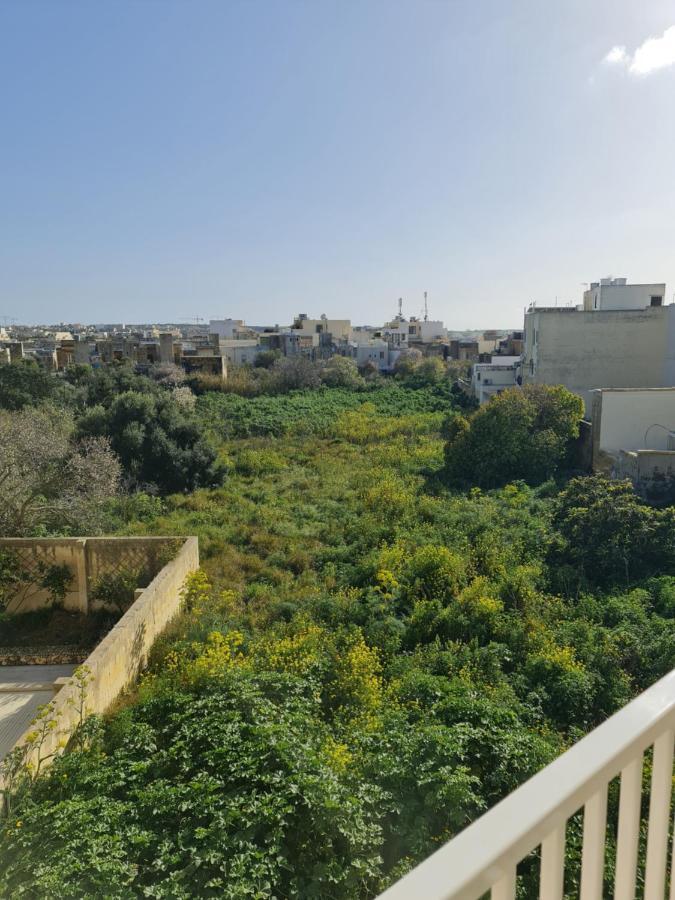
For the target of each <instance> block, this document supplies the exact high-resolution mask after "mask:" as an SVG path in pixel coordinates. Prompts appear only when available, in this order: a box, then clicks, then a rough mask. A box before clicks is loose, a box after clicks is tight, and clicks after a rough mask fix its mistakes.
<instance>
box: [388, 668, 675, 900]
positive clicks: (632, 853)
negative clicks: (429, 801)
mask: <svg viewBox="0 0 675 900" xmlns="http://www.w3.org/2000/svg"><path fill="white" fill-rule="evenodd" d="M674 739H675V670H673V671H672V672H670V673H669V674H668V675H666V676H665V677H664V678H662V679H661V680H660V681H658V682H657V683H656V684H655V685H653V687H651V688H650V689H649V690H647V691H645V692H644V693H643V694H641V695H640V696H639V697H637V698H636V699H635V700H633V701H632V702H631V703H629V704H628V705H627V706H626V707H624V708H623V709H622V710H620V711H619V712H618V713H616V714H615V715H614V716H612V717H611V718H610V719H607V721H606V722H604V723H603V724H602V725H600V726H599V727H598V728H596V729H595V730H594V731H592V732H591V733H590V734H588V735H587V736H586V737H585V738H583V739H582V740H581V741H579V742H578V743H577V744H575V745H574V746H573V747H572V748H571V749H570V750H568V751H567V752H566V753H564V754H563V755H562V756H560V757H559V758H558V759H557V760H555V762H553V763H551V765H549V766H547V767H546V768H545V769H543V770H542V771H541V772H539V773H538V774H537V775H535V776H534V777H533V778H531V779H530V780H529V781H527V782H526V783H525V784H524V785H522V786H521V787H520V788H518V790H516V791H514V792H513V793H512V794H510V795H509V796H508V797H506V798H505V799H504V800H502V801H501V802H500V803H498V804H497V805H496V806H495V807H494V808H493V809H491V810H490V811H489V812H487V813H485V815H483V816H482V817H481V818H480V819H478V820H477V821H476V822H474V823H473V824H472V825H470V826H469V827H468V828H467V829H465V831H463V832H462V833H461V834H459V835H458V836H457V837H455V838H454V839H453V840H451V841H449V842H448V843H447V844H445V846H443V847H441V848H440V850H437V851H436V853H434V854H433V855H432V856H430V857H429V859H427V860H426V861H425V862H423V863H422V864H421V865H419V866H417V868H415V869H413V870H412V871H411V872H409V873H408V874H407V875H406V876H405V877H404V878H402V879H401V880H400V881H398V882H396V884H394V885H392V887H390V888H389V889H388V890H387V891H385V892H384V893H383V894H382V895H381V897H380V900H479V898H483V897H487V896H489V897H490V898H491V900H515V897H516V891H517V885H518V880H519V879H518V877H517V866H518V863H520V862H521V861H522V860H523V859H525V857H527V856H528V855H529V854H531V853H532V852H533V851H536V850H539V851H540V863H539V898H540V900H562V897H563V884H564V878H565V837H566V826H567V822H568V820H569V818H570V817H571V816H573V815H574V814H575V813H577V812H579V811H580V810H583V844H582V850H581V889H580V897H581V900H603V898H605V897H608V896H612V897H614V898H615V900H634V898H635V897H636V892H637V887H636V882H637V881H640V882H642V878H644V892H642V891H641V890H640V896H643V897H644V900H664V897H665V896H666V890H667V888H668V881H669V880H670V881H671V884H670V888H669V890H670V893H669V894H668V895H667V896H669V897H670V898H671V900H674V898H675V878H671V879H669V878H668V870H669V857H670V853H669V850H671V848H670V847H669V844H670V824H671V791H672V776H673V742H674ZM650 748H653V755H652V754H649V768H648V769H647V770H646V771H647V772H648V771H649V770H651V778H650V779H649V788H648V793H649V800H648V815H647V820H646V822H645V821H643V820H642V818H641V811H642V804H643V796H642V795H643V766H644V763H645V753H646V752H647V751H649V750H650ZM617 776H618V777H620V796H619V809H618V827H617V831H616V870H615V874H614V878H613V892H611V893H609V894H608V893H607V891H606V890H605V887H604V885H605V875H606V873H605V865H606V858H605V857H606V852H605V851H606V840H607V831H608V823H607V795H608V787H609V784H610V782H611V781H612V780H613V779H614V778H616V777H617ZM646 800H647V798H646V797H645V806H646ZM610 827H611V826H610ZM641 827H642V829H645V828H646V831H647V842H646V852H642V851H640V832H641ZM671 852H672V850H671ZM670 865H671V867H672V860H670ZM638 870H639V872H638Z"/></svg>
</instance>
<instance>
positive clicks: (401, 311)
mask: <svg viewBox="0 0 675 900" xmlns="http://www.w3.org/2000/svg"><path fill="white" fill-rule="evenodd" d="M398 315H399V318H403V297H399V298H398Z"/></svg>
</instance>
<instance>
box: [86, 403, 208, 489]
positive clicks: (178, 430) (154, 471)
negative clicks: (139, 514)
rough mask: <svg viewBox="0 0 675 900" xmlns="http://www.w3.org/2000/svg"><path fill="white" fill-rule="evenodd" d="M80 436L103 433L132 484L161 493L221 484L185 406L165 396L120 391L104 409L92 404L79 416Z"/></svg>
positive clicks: (206, 443)
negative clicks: (147, 486)
mask: <svg viewBox="0 0 675 900" xmlns="http://www.w3.org/2000/svg"><path fill="white" fill-rule="evenodd" d="M78 432H79V435H80V436H81V437H90V438H96V437H99V438H100V437H103V438H107V439H108V440H109V441H110V444H111V446H112V448H113V450H114V451H115V453H117V455H118V456H119V458H120V462H121V464H122V467H123V470H124V473H125V474H126V476H127V478H128V479H129V480H130V482H131V483H132V484H133V485H134V486H140V485H156V487H157V488H158V489H159V490H160V491H161V492H163V493H173V492H178V491H191V490H195V489H196V488H199V487H212V486H215V485H218V484H221V483H222V481H223V477H224V470H223V468H222V466H220V465H219V464H218V463H217V460H216V452H215V450H214V449H213V447H211V445H210V444H209V443H208V442H207V441H206V439H205V438H204V436H203V434H202V432H201V430H200V427H199V424H198V422H197V421H196V419H195V418H194V416H193V415H192V414H191V412H190V411H189V410H186V409H185V408H184V407H182V406H181V405H179V403H177V402H176V400H174V399H173V397H172V396H171V394H168V393H166V392H161V393H159V394H157V395H153V394H141V393H138V392H137V391H125V392H124V393H123V394H119V396H117V397H115V399H114V400H113V401H112V403H111V404H110V406H109V407H107V408H106V407H104V406H95V407H93V408H92V409H91V410H89V412H88V413H87V414H86V415H85V416H83V417H82V419H80V421H79V423H78Z"/></svg>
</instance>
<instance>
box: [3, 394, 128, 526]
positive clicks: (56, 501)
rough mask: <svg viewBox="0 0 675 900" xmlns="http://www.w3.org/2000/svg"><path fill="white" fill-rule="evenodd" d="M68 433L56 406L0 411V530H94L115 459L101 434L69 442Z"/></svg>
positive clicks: (113, 485)
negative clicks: (11, 411)
mask: <svg viewBox="0 0 675 900" xmlns="http://www.w3.org/2000/svg"><path fill="white" fill-rule="evenodd" d="M72 435H73V422H72V419H71V418H70V417H69V416H67V415H65V414H64V413H63V411H62V410H58V411H57V410H54V409H50V408H37V409H29V408H27V409H24V410H22V411H20V412H16V413H8V412H0V494H1V495H2V503H0V534H2V535H3V536H5V537H22V536H30V535H32V534H35V532H36V531H37V530H39V529H40V528H44V529H47V530H48V531H56V532H57V533H63V532H64V531H70V532H71V533H72V532H77V531H80V532H84V533H92V532H97V531H100V529H101V523H102V506H101V504H102V501H104V500H106V499H108V498H110V497H112V496H113V495H114V494H116V493H117V490H118V488H119V481H120V466H119V462H118V460H117V457H116V456H115V454H114V453H113V452H112V450H111V448H110V443H109V442H108V440H107V439H106V438H104V437H89V438H86V439H83V440H81V441H79V442H78V443H74V442H73V441H72Z"/></svg>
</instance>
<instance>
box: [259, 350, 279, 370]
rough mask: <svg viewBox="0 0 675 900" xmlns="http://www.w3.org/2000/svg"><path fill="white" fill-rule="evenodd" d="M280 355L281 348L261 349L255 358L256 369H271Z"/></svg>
mask: <svg viewBox="0 0 675 900" xmlns="http://www.w3.org/2000/svg"><path fill="white" fill-rule="evenodd" d="M280 356H281V351H280V350H261V351H260V353H259V354H258V355H257V356H256V358H255V359H254V360H253V366H254V368H256V369H270V368H271V367H272V366H273V365H274V363H275V362H276V361H277V360H278V359H279V358H280Z"/></svg>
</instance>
